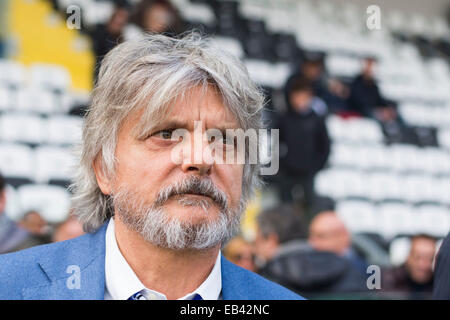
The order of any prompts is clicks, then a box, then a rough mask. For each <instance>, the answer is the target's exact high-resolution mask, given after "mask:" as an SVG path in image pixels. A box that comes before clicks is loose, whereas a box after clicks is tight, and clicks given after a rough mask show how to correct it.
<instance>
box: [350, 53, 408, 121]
mask: <svg viewBox="0 0 450 320" xmlns="http://www.w3.org/2000/svg"><path fill="white" fill-rule="evenodd" d="M375 67H376V59H375V58H372V57H369V58H366V59H365V60H364V62H363V68H362V72H361V74H359V75H358V76H357V77H356V78H355V79H354V80H353V81H352V83H351V86H350V97H349V105H350V107H351V109H352V110H353V111H356V112H358V113H359V114H361V115H362V116H364V117H369V118H374V119H376V120H378V121H379V122H381V123H382V124H384V125H387V126H389V127H392V128H393V130H395V128H396V127H398V125H399V124H401V119H400V117H399V115H398V113H397V109H396V108H397V104H396V103H395V102H394V101H389V100H387V99H385V98H384V97H383V96H382V95H381V92H380V89H379V87H378V83H377V80H376V79H375ZM398 130H399V128H398Z"/></svg>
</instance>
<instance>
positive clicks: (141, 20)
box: [132, 0, 184, 36]
mask: <svg viewBox="0 0 450 320" xmlns="http://www.w3.org/2000/svg"><path fill="white" fill-rule="evenodd" d="M132 21H133V22H134V24H135V25H137V26H138V27H139V28H140V29H141V31H143V32H150V33H160V34H164V35H166V36H176V35H178V34H180V33H181V32H183V31H184V30H183V29H184V27H183V21H182V19H181V17H180V14H179V13H178V10H177V8H176V7H175V6H174V5H173V4H172V3H171V2H170V1H169V0H143V1H141V2H140V3H138V4H137V6H136V7H135V10H134V14H133V17H132Z"/></svg>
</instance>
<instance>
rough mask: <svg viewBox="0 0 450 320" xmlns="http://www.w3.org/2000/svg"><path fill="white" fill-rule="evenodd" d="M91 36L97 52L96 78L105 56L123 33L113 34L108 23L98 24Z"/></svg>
mask: <svg viewBox="0 0 450 320" xmlns="http://www.w3.org/2000/svg"><path fill="white" fill-rule="evenodd" d="M91 37H92V43H93V47H94V48H93V49H94V53H95V70H94V71H95V78H97V75H98V71H99V68H100V64H101V62H102V60H103V58H104V57H105V55H106V54H107V53H108V52H109V51H110V50H111V49H113V48H114V47H115V46H116V45H117V44H119V41H120V37H121V35H113V34H111V33H110V32H109V31H108V29H107V26H106V25H98V26H97V27H96V29H95V30H94V32H93V33H92V36H91Z"/></svg>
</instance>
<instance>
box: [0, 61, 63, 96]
mask: <svg viewBox="0 0 450 320" xmlns="http://www.w3.org/2000/svg"><path fill="white" fill-rule="evenodd" d="M0 85H2V86H11V87H21V86H30V87H38V88H41V89H52V90H58V91H65V90H68V89H70V85H71V77H70V74H69V72H68V71H67V69H65V68H64V67H62V66H59V65H54V64H45V63H34V64H32V65H30V66H29V67H26V66H24V65H23V64H21V63H19V62H14V61H11V60H0Z"/></svg>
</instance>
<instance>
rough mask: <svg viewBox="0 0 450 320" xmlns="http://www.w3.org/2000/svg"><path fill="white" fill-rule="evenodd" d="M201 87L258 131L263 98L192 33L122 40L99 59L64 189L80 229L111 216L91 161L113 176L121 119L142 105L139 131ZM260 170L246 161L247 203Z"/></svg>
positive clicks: (233, 64)
mask: <svg viewBox="0 0 450 320" xmlns="http://www.w3.org/2000/svg"><path fill="white" fill-rule="evenodd" d="M199 86H200V87H202V88H203V89H205V90H206V89H207V88H210V87H211V86H213V87H214V88H215V89H216V90H217V92H218V93H219V94H220V96H221V98H222V100H223V103H224V105H225V106H226V107H227V108H229V110H230V111H231V112H232V113H233V115H234V116H235V117H236V119H237V121H238V123H239V125H240V126H241V128H242V129H244V130H246V129H249V128H254V129H259V128H262V122H261V111H262V108H263V104H264V96H263V95H262V93H261V91H260V89H259V88H258V87H257V86H256V85H255V84H254V83H253V81H251V79H250V77H249V75H248V72H247V70H246V68H245V66H244V65H243V63H242V62H240V61H239V60H238V59H237V58H235V57H234V56H232V55H230V54H228V53H226V52H224V51H223V50H221V49H220V48H217V47H215V46H214V45H213V43H212V42H211V41H210V40H209V39H207V38H205V37H203V36H201V35H199V34H198V33H195V32H192V33H189V34H186V35H184V36H183V37H180V38H178V39H175V38H170V37H166V36H163V35H151V34H149V35H146V36H145V37H143V38H141V39H138V40H133V41H126V42H123V43H122V44H120V45H118V46H116V47H115V48H114V49H113V50H111V51H110V52H109V53H108V54H107V55H106V56H105V58H104V60H103V62H102V65H101V67H100V71H99V76H98V81H97V83H96V86H95V88H94V90H93V93H92V101H91V105H90V108H89V110H88V112H87V114H86V117H85V122H84V126H83V134H82V142H81V145H80V146H79V150H78V152H79V156H80V162H79V166H78V168H77V170H76V175H75V177H74V179H73V184H72V185H71V186H70V190H71V192H72V194H73V196H72V200H73V207H74V210H75V212H76V213H77V214H78V216H79V218H80V220H81V222H82V223H83V226H84V229H85V230H86V231H88V232H93V231H95V230H97V229H98V228H99V227H100V226H101V225H102V224H103V223H104V222H106V221H107V220H108V219H109V218H110V217H111V216H112V215H113V212H112V211H113V210H112V208H111V199H110V196H109V195H105V194H103V193H102V192H101V190H100V188H99V186H98V184H97V180H96V176H95V173H94V169H93V163H94V161H95V160H96V159H97V158H98V157H101V158H99V160H101V161H99V162H100V163H101V168H102V170H103V173H104V174H105V175H107V176H109V177H113V176H114V167H115V149H116V142H117V135H118V132H119V129H120V127H121V125H122V123H123V121H124V119H125V118H126V117H127V116H128V115H130V114H131V113H132V112H134V111H137V110H140V109H143V110H144V111H143V115H142V118H141V120H140V123H139V124H138V126H137V127H138V128H136V129H137V130H140V131H139V134H140V135H141V136H144V135H145V134H146V133H148V131H149V130H151V129H152V128H153V127H154V126H156V125H157V124H158V123H159V122H160V121H162V120H163V118H164V116H165V115H166V114H167V111H166V110H167V109H168V108H170V104H171V102H173V101H174V100H175V99H179V98H183V97H184V94H185V93H186V92H188V91H189V89H191V88H194V87H199ZM247 152H248V151H247ZM258 171H259V164H250V163H247V161H246V163H245V164H244V172H243V181H242V198H243V199H244V201H245V202H247V200H248V199H249V198H250V197H251V195H252V194H253V192H254V189H255V188H256V187H257V186H258V185H259V184H260V183H261V180H260V179H259V176H258Z"/></svg>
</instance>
